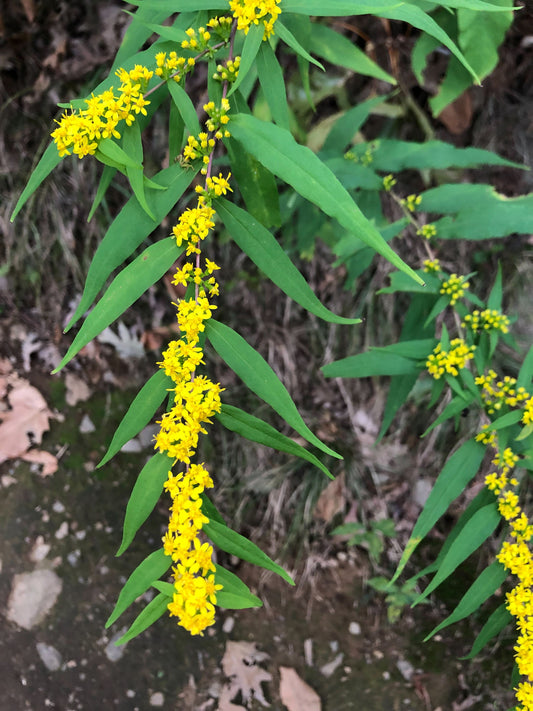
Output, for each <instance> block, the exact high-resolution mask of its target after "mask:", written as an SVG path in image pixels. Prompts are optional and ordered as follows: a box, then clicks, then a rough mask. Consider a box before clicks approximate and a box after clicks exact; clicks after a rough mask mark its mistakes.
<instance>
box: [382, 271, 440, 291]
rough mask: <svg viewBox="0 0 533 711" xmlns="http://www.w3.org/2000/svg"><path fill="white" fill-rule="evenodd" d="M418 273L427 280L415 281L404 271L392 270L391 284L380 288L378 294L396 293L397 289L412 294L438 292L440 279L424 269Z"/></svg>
mask: <svg viewBox="0 0 533 711" xmlns="http://www.w3.org/2000/svg"><path fill="white" fill-rule="evenodd" d="M418 274H419V275H420V278H422V275H423V277H424V278H425V280H426V283H425V284H421V283H414V282H413V280H412V279H410V278H409V277H408V276H407V275H406V274H403V273H402V272H392V274H390V275H389V276H390V286H386V287H385V288H384V289H379V290H378V291H377V292H376V293H378V294H395V293H396V292H397V291H406V292H408V293H410V294H438V293H439V290H440V286H441V284H440V280H439V279H437V277H435V276H433V274H425V273H424V272H423V271H421V270H420V271H419V272H418Z"/></svg>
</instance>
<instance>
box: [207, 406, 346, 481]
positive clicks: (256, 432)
mask: <svg viewBox="0 0 533 711" xmlns="http://www.w3.org/2000/svg"><path fill="white" fill-rule="evenodd" d="M215 417H216V419H217V420H218V421H219V422H220V424H221V425H223V426H224V427H225V428H226V429H227V430H231V431H232V432H237V434H240V435H241V437H245V438H246V439H248V440H250V441H251V442H257V443H258V444H263V445H265V447H271V448H272V449H277V451H278V452H286V453H287V454H292V455H294V456H295V457H300V459H305V460H306V461H308V462H310V463H311V464H314V466H315V467H318V468H319V469H320V470H321V471H322V472H324V474H325V475H326V476H327V477H329V478H330V479H334V478H335V477H334V476H333V475H332V474H331V473H330V472H329V471H328V469H327V468H326V467H325V466H324V465H323V464H322V462H321V461H320V459H317V457H315V455H314V454H311V452H308V451H307V450H306V449H304V448H303V447H302V446H301V445H300V444H297V443H296V442H294V441H293V440H292V439H290V437H286V436H285V435H283V434H281V432H278V431H277V430H276V429H275V428H274V427H272V426H271V425H269V424H268V423H267V422H264V421H263V420H260V419H259V418H258V417H254V415H249V414H248V413H247V412H244V410H241V409H239V408H238V407H233V406H232V405H222V409H221V411H220V412H219V413H218V414H217V415H215Z"/></svg>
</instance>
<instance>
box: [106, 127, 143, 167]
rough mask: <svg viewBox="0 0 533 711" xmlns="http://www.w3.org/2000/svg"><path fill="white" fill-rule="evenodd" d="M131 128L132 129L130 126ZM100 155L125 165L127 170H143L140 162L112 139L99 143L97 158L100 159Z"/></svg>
mask: <svg viewBox="0 0 533 711" xmlns="http://www.w3.org/2000/svg"><path fill="white" fill-rule="evenodd" d="M134 125H135V124H134ZM130 128H132V127H131V126H130ZM137 128H138V126H137ZM139 135H140V132H139ZM100 154H101V155H102V156H105V157H106V158H109V159H110V160H111V161H112V162H113V163H117V164H118V165H123V166H125V167H126V168H128V167H129V168H142V165H141V164H140V163H139V161H138V160H135V159H134V158H132V157H131V156H130V155H129V154H128V153H126V151H125V150H124V149H123V148H121V147H120V146H119V145H118V143H115V141H114V140H113V139H112V138H102V140H101V141H100V142H99V143H98V149H97V151H96V153H95V157H96V158H98V157H99V155H100Z"/></svg>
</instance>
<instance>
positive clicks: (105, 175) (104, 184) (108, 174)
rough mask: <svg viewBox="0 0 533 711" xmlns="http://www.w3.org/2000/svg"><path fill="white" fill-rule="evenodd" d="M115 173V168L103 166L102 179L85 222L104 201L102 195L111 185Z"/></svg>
mask: <svg viewBox="0 0 533 711" xmlns="http://www.w3.org/2000/svg"><path fill="white" fill-rule="evenodd" d="M116 172H117V169H116V168H111V166H108V165H106V166H104V169H103V171H102V177H101V178H100V182H99V183H98V189H97V190H96V195H95V196H94V200H93V204H92V205H91V209H90V210H89V214H88V215H87V222H90V221H91V220H92V218H93V215H94V213H95V212H96V210H97V208H98V206H99V205H100V203H101V202H102V200H103V199H104V195H105V194H106V192H107V189H108V187H109V186H110V185H111V181H112V180H113V178H114V176H115V173H116Z"/></svg>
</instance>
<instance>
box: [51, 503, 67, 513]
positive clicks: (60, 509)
mask: <svg viewBox="0 0 533 711" xmlns="http://www.w3.org/2000/svg"><path fill="white" fill-rule="evenodd" d="M52 511H55V512H56V513H64V512H65V506H64V505H63V504H62V503H61V501H54V503H53V504H52Z"/></svg>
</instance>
